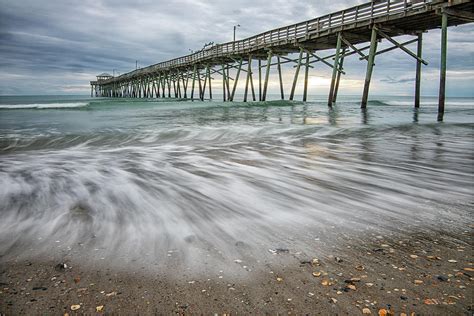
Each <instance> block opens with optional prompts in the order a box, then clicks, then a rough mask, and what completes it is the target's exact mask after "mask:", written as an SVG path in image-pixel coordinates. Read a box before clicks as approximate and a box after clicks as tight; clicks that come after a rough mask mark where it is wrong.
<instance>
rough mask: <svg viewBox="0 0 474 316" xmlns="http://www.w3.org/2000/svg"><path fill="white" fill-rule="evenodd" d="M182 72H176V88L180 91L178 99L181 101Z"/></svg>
mask: <svg viewBox="0 0 474 316" xmlns="http://www.w3.org/2000/svg"><path fill="white" fill-rule="evenodd" d="M180 81H181V80H180V71H179V70H176V87H177V89H178V98H180V99H181V96H182V95H181V84H180Z"/></svg>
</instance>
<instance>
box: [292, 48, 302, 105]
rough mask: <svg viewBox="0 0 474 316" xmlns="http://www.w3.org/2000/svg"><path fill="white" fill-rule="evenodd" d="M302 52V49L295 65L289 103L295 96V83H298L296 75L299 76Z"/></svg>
mask: <svg viewBox="0 0 474 316" xmlns="http://www.w3.org/2000/svg"><path fill="white" fill-rule="evenodd" d="M303 51H304V50H303V48H300V55H299V57H298V63H297V64H296V71H295V77H294V78H293V85H292V86H291V92H290V101H292V100H293V98H294V96H295V90H296V83H297V82H298V75H299V74H300V68H301V59H302V58H303Z"/></svg>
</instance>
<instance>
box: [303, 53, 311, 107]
mask: <svg viewBox="0 0 474 316" xmlns="http://www.w3.org/2000/svg"><path fill="white" fill-rule="evenodd" d="M309 55H310V53H309V52H308V51H307V52H306V62H305V69H304V86H303V102H306V100H307V99H308V76H309Z"/></svg>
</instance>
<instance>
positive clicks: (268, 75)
mask: <svg viewBox="0 0 474 316" xmlns="http://www.w3.org/2000/svg"><path fill="white" fill-rule="evenodd" d="M271 63H272V51H271V50H269V51H268V58H267V67H266V71H265V81H264V83H263V95H262V101H266V99H267V88H268V78H269V77H270V65H271Z"/></svg>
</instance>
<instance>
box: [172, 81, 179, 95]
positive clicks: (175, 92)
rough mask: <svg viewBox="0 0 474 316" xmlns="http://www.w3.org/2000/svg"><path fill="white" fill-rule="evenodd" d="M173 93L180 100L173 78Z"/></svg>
mask: <svg viewBox="0 0 474 316" xmlns="http://www.w3.org/2000/svg"><path fill="white" fill-rule="evenodd" d="M173 91H174V97H175V98H178V91H177V90H176V80H175V78H173Z"/></svg>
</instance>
